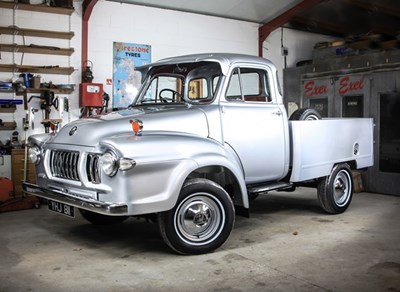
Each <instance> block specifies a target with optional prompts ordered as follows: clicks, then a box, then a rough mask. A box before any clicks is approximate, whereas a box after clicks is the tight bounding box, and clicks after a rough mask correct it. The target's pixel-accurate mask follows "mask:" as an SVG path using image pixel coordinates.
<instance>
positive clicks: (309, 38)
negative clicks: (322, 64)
mask: <svg viewBox="0 0 400 292" xmlns="http://www.w3.org/2000/svg"><path fill="white" fill-rule="evenodd" d="M282 31H283V46H284V47H287V48H288V52H289V54H288V56H287V57H286V65H287V67H295V66H296V63H297V62H299V61H304V60H311V59H312V52H313V48H314V45H315V44H316V43H318V42H329V41H332V40H333V39H334V38H332V37H328V36H324V35H319V34H314V33H308V32H302V31H298V30H292V29H287V28H284V29H283V30H282V29H281V28H279V29H276V30H275V31H273V32H272V33H271V34H270V35H269V36H268V38H267V39H266V40H265V41H264V44H263V57H264V58H267V59H270V60H271V61H272V62H273V63H274V64H275V65H276V67H277V69H278V75H279V79H280V81H281V84H282V80H283V78H282V73H283V69H284V67H285V58H284V57H283V56H282V55H281V43H282V42H281V37H282Z"/></svg>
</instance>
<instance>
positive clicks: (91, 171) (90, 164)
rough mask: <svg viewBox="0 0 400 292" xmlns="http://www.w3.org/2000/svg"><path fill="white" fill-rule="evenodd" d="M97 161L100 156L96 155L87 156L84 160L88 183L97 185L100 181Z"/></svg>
mask: <svg viewBox="0 0 400 292" xmlns="http://www.w3.org/2000/svg"><path fill="white" fill-rule="evenodd" d="M99 161H100V156H99V155H97V154H88V156H87V160H86V174H87V177H88V181H90V182H92V183H94V184H99V183H100V182H101V180H100V173H99Z"/></svg>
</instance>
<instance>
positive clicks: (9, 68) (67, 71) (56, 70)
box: [0, 64, 75, 75]
mask: <svg viewBox="0 0 400 292" xmlns="http://www.w3.org/2000/svg"><path fill="white" fill-rule="evenodd" d="M74 70H75V69H74V68H73V67H60V66H29V65H16V64H0V72H21V73H24V72H25V73H26V72H29V73H44V74H60V75H71V74H72V73H73V72H74Z"/></svg>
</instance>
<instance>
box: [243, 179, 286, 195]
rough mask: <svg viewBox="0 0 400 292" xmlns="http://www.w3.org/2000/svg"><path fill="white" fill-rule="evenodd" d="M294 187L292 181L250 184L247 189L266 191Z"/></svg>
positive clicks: (252, 191) (251, 191)
mask: <svg viewBox="0 0 400 292" xmlns="http://www.w3.org/2000/svg"><path fill="white" fill-rule="evenodd" d="M292 187H293V184H291V183H286V182H277V183H271V184H266V185H257V186H250V187H249V188H248V189H247V191H248V192H249V193H265V192H270V191H275V190H284V189H289V188H292Z"/></svg>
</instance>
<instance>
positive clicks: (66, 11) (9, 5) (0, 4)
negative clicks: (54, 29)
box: [0, 1, 75, 15]
mask: <svg viewBox="0 0 400 292" xmlns="http://www.w3.org/2000/svg"><path fill="white" fill-rule="evenodd" d="M0 8H6V9H16V10H27V11H35V12H43V13H54V14H63V15H71V14H72V13H74V11H75V10H74V8H64V7H51V6H47V5H43V4H40V5H31V4H24V3H14V2H5V1H0Z"/></svg>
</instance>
